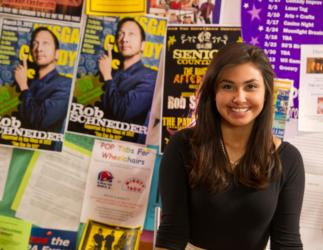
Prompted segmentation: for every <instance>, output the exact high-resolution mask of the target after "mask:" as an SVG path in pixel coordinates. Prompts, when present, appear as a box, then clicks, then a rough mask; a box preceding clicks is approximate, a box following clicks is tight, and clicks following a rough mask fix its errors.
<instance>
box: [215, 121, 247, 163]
mask: <svg viewBox="0 0 323 250" xmlns="http://www.w3.org/2000/svg"><path fill="white" fill-rule="evenodd" d="M251 130H252V128H250V126H249V127H233V126H227V125H225V124H222V125H221V131H222V140H223V147H224V150H225V154H226V157H227V158H228V161H229V162H230V163H231V165H232V166H235V165H237V163H238V162H239V160H240V159H241V158H242V157H243V155H244V154H245V152H246V148H247V144H248V140H249V137H250V134H251Z"/></svg>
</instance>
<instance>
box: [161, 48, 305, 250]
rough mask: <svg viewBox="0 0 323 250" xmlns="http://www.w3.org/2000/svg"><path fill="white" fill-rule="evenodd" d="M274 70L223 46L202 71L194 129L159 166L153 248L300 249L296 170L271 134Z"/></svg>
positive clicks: (300, 170)
mask: <svg viewBox="0 0 323 250" xmlns="http://www.w3.org/2000/svg"><path fill="white" fill-rule="evenodd" d="M273 80H274V72H273V70H272V67H271V64H270V63H269V61H268V58H267V57H266V55H265V54H264V52H263V51H262V50H261V49H259V48H257V47H255V46H252V45H248V44H231V45H228V46H226V47H225V48H224V49H222V50H221V51H219V53H218V54H217V55H216V57H215V58H213V60H212V62H211V64H210V65H209V67H208V70H207V72H206V75H205V77H204V81H203V84H202V86H201V88H200V90H199V93H198V105H197V109H196V123H195V126H194V127H192V128H188V129H184V130H182V131H180V132H178V133H177V134H176V135H175V136H174V137H173V138H172V139H171V141H170V143H169V144H168V145H167V147H166V150H165V153H164V156H163V159H162V162H161V166H160V176H159V178H160V184H159V185H160V193H161V200H162V217H161V223H160V227H159V231H158V234H157V241H156V246H157V247H158V248H157V249H184V248H185V247H186V245H187V243H191V244H193V245H195V246H197V247H199V248H203V249H216V250H222V249H226V250H237V249H248V250H263V249H264V248H265V246H266V244H267V242H268V239H269V238H270V240H271V249H273V250H279V249H283V248H284V249H285V248H286V249H287V248H288V249H293V250H300V249H302V242H301V239H300V234H299V217H300V211H301V207H302V201H303V193H304V166H303V161H302V157H301V155H300V153H299V151H298V150H297V149H296V148H295V147H294V146H292V145H291V144H289V143H287V142H282V141H281V140H279V139H278V138H276V137H274V136H273V134H272V118H273Z"/></svg>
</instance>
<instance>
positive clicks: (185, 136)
mask: <svg viewBox="0 0 323 250" xmlns="http://www.w3.org/2000/svg"><path fill="white" fill-rule="evenodd" d="M192 135H193V129H192V128H185V129H181V130H178V131H176V132H175V133H174V134H172V135H171V138H170V140H169V143H168V144H167V145H166V149H167V148H171V150H173V149H176V150H179V151H181V150H182V149H183V150H186V149H188V147H190V140H191V138H192Z"/></svg>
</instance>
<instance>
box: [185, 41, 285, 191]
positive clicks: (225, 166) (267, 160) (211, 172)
mask: <svg viewBox="0 0 323 250" xmlns="http://www.w3.org/2000/svg"><path fill="white" fill-rule="evenodd" d="M244 63H252V64H254V65H255V66H256V67H257V68H258V69H259V71H260V72H261V74H262V77H263V79H264V82H265V103H264V107H263V109H262V111H261V113H260V114H259V115H258V117H257V118H256V120H255V123H254V125H253V128H252V132H251V134H250V137H249V140H248V142H247V149H246V151H245V152H246V153H245V154H244V155H243V156H242V158H241V159H240V161H239V164H238V165H237V166H236V167H235V168H234V170H232V168H231V166H230V163H229V161H228V159H227V157H226V155H225V153H224V152H223V147H222V145H221V140H222V132H221V125H220V123H221V115H220V114H219V112H218V110H217V108H216V104H215V93H216V88H217V84H218V81H219V77H220V75H221V73H222V72H223V70H224V69H227V68H230V67H234V66H236V65H240V64H244ZM273 82H274V72H273V69H272V66H271V64H270V62H269V60H268V58H267V56H266V55H265V53H264V52H263V51H262V50H261V49H260V48H258V47H255V46H252V45H249V44H243V43H234V44H230V45H227V46H226V47H224V48H223V49H222V50H220V51H219V53H218V54H217V55H216V56H215V57H214V58H213V60H212V62H211V63H210V65H209V67H208V69H207V72H206V74H205V76H204V80H203V83H202V85H201V87H200V89H199V92H198V104H197V108H196V112H195V115H196V124H195V126H194V128H193V135H192V138H191V145H192V152H193V159H192V166H191V170H190V174H189V180H190V185H191V187H195V186H198V185H200V184H203V185H206V186H207V187H208V189H209V190H211V191H213V192H219V191H223V190H225V189H226V188H228V187H229V185H230V183H232V181H234V182H236V183H239V184H242V185H244V186H247V187H253V188H265V187H266V186H268V184H269V182H270V181H271V180H272V179H273V178H274V177H277V176H279V175H280V173H281V163H280V159H279V156H278V153H277V152H276V150H275V145H274V143H273V135H272V119H273Z"/></svg>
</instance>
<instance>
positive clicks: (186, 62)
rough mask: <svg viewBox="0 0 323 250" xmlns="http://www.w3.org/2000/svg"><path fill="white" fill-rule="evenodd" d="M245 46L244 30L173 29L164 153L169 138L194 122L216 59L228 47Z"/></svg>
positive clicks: (166, 88)
mask: <svg viewBox="0 0 323 250" xmlns="http://www.w3.org/2000/svg"><path fill="white" fill-rule="evenodd" d="M239 41H240V42H241V33H240V28H238V27H218V26H193V27H184V26H169V27H168V28H167V40H166V42H167V45H166V48H165V51H166V56H165V74H164V90H163V91H164V92H163V104H162V131H161V133H162V134H161V151H162V152H163V151H164V148H165V146H166V145H167V143H168V141H169V138H170V137H171V136H172V135H173V134H174V133H175V132H176V131H177V130H180V129H182V128H185V127H187V126H188V125H190V124H191V122H192V114H191V112H192V110H194V109H195V105H196V96H195V93H196V91H197V89H198V88H199V85H200V84H201V83H202V80H203V76H204V74H205V72H206V69H207V66H208V65H209V63H210V61H211V59H212V58H213V56H216V54H217V52H218V50H219V49H220V48H222V47H223V46H225V45H226V44H228V43H234V42H239Z"/></svg>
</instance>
